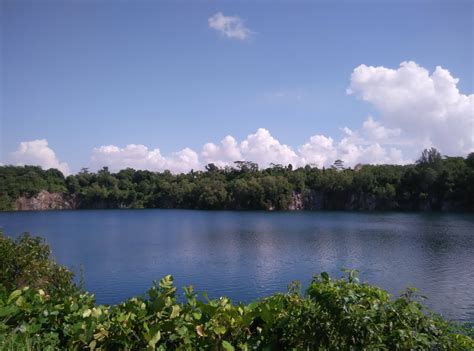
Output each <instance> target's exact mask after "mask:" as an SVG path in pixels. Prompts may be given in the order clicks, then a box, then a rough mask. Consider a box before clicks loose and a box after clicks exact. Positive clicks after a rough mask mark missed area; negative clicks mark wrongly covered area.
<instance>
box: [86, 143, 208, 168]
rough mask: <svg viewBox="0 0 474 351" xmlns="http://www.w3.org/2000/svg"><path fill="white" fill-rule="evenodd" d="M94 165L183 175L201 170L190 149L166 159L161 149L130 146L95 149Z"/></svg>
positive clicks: (93, 155)
mask: <svg viewBox="0 0 474 351" xmlns="http://www.w3.org/2000/svg"><path fill="white" fill-rule="evenodd" d="M92 163H93V165H94V166H95V167H103V166H107V167H110V169H112V170H120V169H123V168H127V167H132V168H135V169H147V170H152V171H163V170H166V169H167V170H170V171H172V172H173V173H181V172H188V171H189V170H191V169H197V168H199V157H198V154H197V153H196V152H194V151H193V150H191V149H189V148H185V149H183V150H181V151H179V152H175V153H172V154H171V156H168V157H165V156H163V155H161V152H160V150H159V149H153V150H151V149H148V148H147V147H146V146H145V145H136V144H129V145H127V146H125V147H124V148H119V147H118V146H115V145H108V146H101V147H98V148H94V150H93V151H92Z"/></svg>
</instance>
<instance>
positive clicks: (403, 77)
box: [347, 61, 474, 155]
mask: <svg viewBox="0 0 474 351" xmlns="http://www.w3.org/2000/svg"><path fill="white" fill-rule="evenodd" d="M458 82H459V79H457V78H454V77H453V76H452V75H451V73H450V72H449V71H448V70H447V69H444V68H442V67H440V66H438V67H436V69H435V70H434V72H432V73H430V72H429V71H428V70H427V69H425V68H423V67H421V66H420V65H418V64H417V63H416V62H413V61H409V62H402V63H401V64H400V67H398V68H397V69H390V68H386V67H381V66H379V67H373V66H366V65H360V66H358V67H357V68H355V69H354V71H353V72H352V75H351V84H350V87H349V89H348V91H347V92H348V94H354V95H355V96H357V97H360V98H361V99H362V100H364V101H367V102H369V103H370V104H372V105H373V106H374V107H375V108H376V109H377V111H378V112H379V113H380V118H381V119H382V121H383V123H384V124H386V125H387V126H388V127H393V128H396V129H395V130H398V132H397V133H398V134H402V135H403V136H404V137H405V138H409V139H410V140H411V142H412V144H413V145H412V147H413V146H415V145H416V148H423V147H428V146H434V147H436V148H438V149H439V150H441V152H443V153H445V154H452V155H460V154H461V155H465V154H467V153H469V152H472V151H474V94H471V95H465V94H462V93H460V92H459V90H458V88H457V84H458ZM367 128H369V129H372V132H375V134H378V135H380V136H382V135H384V134H386V131H384V130H382V129H380V128H377V126H373V125H372V126H370V123H368V125H367ZM392 136H393V135H392Z"/></svg>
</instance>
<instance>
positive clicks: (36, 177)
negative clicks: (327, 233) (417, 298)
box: [0, 149, 474, 211]
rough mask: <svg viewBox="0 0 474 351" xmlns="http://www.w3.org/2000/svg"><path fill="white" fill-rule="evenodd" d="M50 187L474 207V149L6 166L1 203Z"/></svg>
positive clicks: (102, 195)
mask: <svg viewBox="0 0 474 351" xmlns="http://www.w3.org/2000/svg"><path fill="white" fill-rule="evenodd" d="M42 190H47V191H49V192H58V193H61V194H63V195H64V197H66V198H68V199H72V200H73V201H72V202H73V203H75V207H76V208H186V209H232V210H234V209H237V210H268V209H275V210H287V209H330V210H336V209H347V210H467V211H472V210H474V153H471V154H470V155H468V156H467V157H466V158H463V157H442V156H441V155H440V154H439V152H438V151H436V150H435V149H430V150H425V151H424V152H423V154H422V156H421V157H420V159H419V160H418V161H417V162H416V164H412V165H405V166H400V165H378V166H374V165H358V166H356V167H355V168H354V169H352V168H345V167H344V165H343V162H342V161H340V160H337V161H336V162H335V164H334V166H333V167H330V168H328V169H324V168H323V169H318V168H315V167H311V166H309V165H308V166H306V167H301V168H298V169H293V167H292V166H291V165H288V166H283V165H273V166H272V167H270V168H267V169H263V170H259V169H258V166H257V164H255V163H252V162H243V161H238V162H235V166H234V167H225V168H218V167H217V166H215V165H214V164H209V165H207V166H206V170H205V171H191V172H189V173H187V174H178V175H173V174H171V173H170V172H169V171H164V172H161V173H156V172H150V171H142V170H134V169H131V168H127V169H124V170H121V171H120V172H118V173H111V172H110V171H109V169H108V168H107V167H104V168H103V169H101V170H100V171H98V172H97V173H91V172H89V171H88V170H87V169H83V170H82V171H81V172H79V173H78V174H76V175H70V176H68V177H66V178H65V177H64V176H63V175H62V174H61V172H59V171H58V170H56V169H49V170H46V171H45V170H42V169H41V168H40V167H34V166H25V167H15V166H3V167H0V210H12V209H15V201H16V199H18V198H19V197H20V196H26V197H31V196H34V195H35V194H38V193H39V192H40V191H42Z"/></svg>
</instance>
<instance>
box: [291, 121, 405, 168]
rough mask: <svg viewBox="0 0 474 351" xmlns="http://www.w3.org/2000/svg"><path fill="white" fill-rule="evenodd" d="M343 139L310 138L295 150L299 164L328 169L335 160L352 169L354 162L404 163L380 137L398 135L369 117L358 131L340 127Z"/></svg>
mask: <svg viewBox="0 0 474 351" xmlns="http://www.w3.org/2000/svg"><path fill="white" fill-rule="evenodd" d="M342 131H343V137H342V138H341V139H340V140H339V141H338V142H335V141H334V139H333V138H331V137H326V136H324V135H314V136H312V137H311V138H310V139H309V141H308V142H307V143H305V144H303V145H302V146H300V147H299V149H298V151H299V154H300V156H301V158H302V160H301V164H311V165H315V166H317V167H327V166H330V165H331V164H332V163H333V162H334V161H335V160H338V159H340V160H343V161H344V164H345V165H346V166H350V167H353V166H355V165H356V164H358V163H370V164H389V163H390V164H404V163H408V162H409V160H406V159H404V158H403V155H402V151H401V150H400V149H397V148H395V147H393V146H392V145H391V144H390V142H389V141H388V140H384V138H383V137H384V136H385V137H386V136H388V135H390V136H391V135H398V133H397V132H395V131H394V130H391V129H387V128H385V127H383V126H381V125H380V123H379V122H377V121H374V120H373V119H372V118H371V117H369V118H368V119H367V120H366V121H365V122H364V123H363V125H362V129H361V130H360V131H358V130H356V131H353V130H351V129H349V128H347V127H344V128H342Z"/></svg>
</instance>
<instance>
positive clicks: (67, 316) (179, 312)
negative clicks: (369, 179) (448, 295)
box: [0, 240, 474, 351]
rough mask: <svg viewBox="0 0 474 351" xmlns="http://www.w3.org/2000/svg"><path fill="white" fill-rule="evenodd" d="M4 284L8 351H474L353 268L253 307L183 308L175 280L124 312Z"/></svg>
mask: <svg viewBox="0 0 474 351" xmlns="http://www.w3.org/2000/svg"><path fill="white" fill-rule="evenodd" d="M20 242H21V240H20V241H18V242H17V243H16V244H15V245H21V244H20ZM37 243H38V245H39V246H41V245H43V244H42V243H41V242H37ZM34 250H35V249H34ZM41 267H42V266H41ZM3 277H4V276H2V279H3ZM41 281H42V282H48V280H41ZM1 283H2V284H3V288H2V289H0V349H6V350H7V349H10V350H20V349H21V350H23V349H32V350H84V349H90V350H94V349H96V350H97V349H101V350H137V349H149V350H198V349H199V350H227V351H229V350H237V349H240V350H275V349H276V350H279V349H280V350H281V349H284V350H287V349H293V350H321V349H332V350H349V349H354V350H360V349H369V350H410V349H414V350H473V349H474V341H473V339H472V329H471V330H469V329H468V328H467V327H464V328H463V327H460V326H457V325H454V324H452V323H449V322H447V321H445V320H443V319H442V318H441V317H439V316H436V315H434V314H431V313H430V312H429V311H428V310H426V309H425V308H424V307H423V306H422V305H421V304H420V303H418V302H417V301H414V294H413V290H408V291H407V293H406V294H404V295H403V296H401V297H400V298H397V299H393V298H392V297H391V296H390V295H389V294H388V293H387V292H386V291H384V290H382V289H379V288H377V287H373V286H370V285H368V284H362V283H360V282H359V280H358V278H357V276H356V274H355V272H354V271H350V272H348V275H347V277H345V278H341V279H337V280H333V279H331V278H330V277H329V276H328V275H327V273H322V274H320V275H318V276H315V277H314V279H313V281H312V282H311V284H310V285H309V287H308V288H307V290H306V292H305V294H301V292H300V288H299V285H298V284H293V285H292V286H291V287H290V288H289V290H288V292H287V293H286V294H275V295H272V296H270V297H267V298H264V299H262V300H260V301H256V302H253V303H251V304H248V305H245V304H241V303H239V304H237V305H233V304H232V303H231V301H230V300H229V299H227V298H225V297H221V298H219V299H214V300H210V299H209V298H208V297H207V295H206V294H205V293H204V294H203V299H199V298H198V297H197V294H196V293H195V292H194V291H193V289H192V287H187V288H185V289H184V302H179V301H178V296H177V293H176V288H175V287H174V285H173V278H172V277H171V276H166V277H164V278H163V279H162V280H161V281H160V282H159V283H154V284H153V286H152V287H151V288H150V289H149V290H148V292H147V294H146V295H145V296H139V297H134V298H131V299H128V300H126V301H125V302H123V303H121V304H118V305H115V306H104V305H99V306H98V305H96V304H95V300H94V296H93V295H90V294H88V293H86V292H82V291H81V290H80V289H78V288H77V287H75V288H74V289H73V290H71V289H70V287H71V284H72V281H70V282H69V283H68V284H67V286H66V287H67V289H69V290H68V293H67V294H66V293H64V291H65V290H62V289H58V288H57V289H55V290H54V289H53V290H51V292H46V291H45V290H44V289H42V288H30V287H22V288H20V289H16V290H13V291H12V289H11V288H10V287H11V286H13V285H14V284H13V285H12V284H11V282H8V281H4V280H2V281H1ZM35 283H36V284H39V282H37V281H36V282H35ZM46 285H48V284H46ZM470 333H471V334H470Z"/></svg>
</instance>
